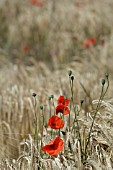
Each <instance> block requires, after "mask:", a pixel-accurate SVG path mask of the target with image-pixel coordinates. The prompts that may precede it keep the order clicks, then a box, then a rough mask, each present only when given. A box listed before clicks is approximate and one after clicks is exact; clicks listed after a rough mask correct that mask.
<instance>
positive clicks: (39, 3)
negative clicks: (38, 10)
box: [31, 0, 46, 7]
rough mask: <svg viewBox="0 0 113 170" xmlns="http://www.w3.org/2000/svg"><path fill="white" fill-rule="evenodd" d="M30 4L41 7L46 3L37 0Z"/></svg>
mask: <svg viewBox="0 0 113 170" xmlns="http://www.w3.org/2000/svg"><path fill="white" fill-rule="evenodd" d="M31 4H32V5H35V6H39V7H43V6H44V5H45V4H46V3H45V2H40V1H38V0H31Z"/></svg>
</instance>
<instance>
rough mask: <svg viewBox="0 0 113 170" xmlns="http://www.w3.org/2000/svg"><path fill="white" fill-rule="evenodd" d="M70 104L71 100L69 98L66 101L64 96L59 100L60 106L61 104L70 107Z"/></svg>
mask: <svg viewBox="0 0 113 170" xmlns="http://www.w3.org/2000/svg"><path fill="white" fill-rule="evenodd" d="M69 102H70V100H69V99H68V98H66V99H65V97H64V96H60V97H59V98H58V105H59V104H63V105H64V106H68V105H69Z"/></svg>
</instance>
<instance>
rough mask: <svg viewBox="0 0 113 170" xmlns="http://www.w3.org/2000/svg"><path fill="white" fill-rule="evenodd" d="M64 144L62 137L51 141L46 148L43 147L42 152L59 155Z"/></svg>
mask: <svg viewBox="0 0 113 170" xmlns="http://www.w3.org/2000/svg"><path fill="white" fill-rule="evenodd" d="M63 147H64V142H63V140H62V139H61V138H60V136H58V137H56V138H55V139H54V140H52V141H50V142H49V143H48V144H47V145H46V146H43V147H42V151H44V152H47V153H48V154H49V155H51V156H52V155H57V154H58V153H59V152H61V151H62V150H63Z"/></svg>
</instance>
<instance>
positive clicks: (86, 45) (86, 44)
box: [82, 38, 96, 48]
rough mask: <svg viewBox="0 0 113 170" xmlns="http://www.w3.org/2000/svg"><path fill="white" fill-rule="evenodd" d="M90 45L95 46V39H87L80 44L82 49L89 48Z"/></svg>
mask: <svg viewBox="0 0 113 170" xmlns="http://www.w3.org/2000/svg"><path fill="white" fill-rule="evenodd" d="M91 45H96V39H95V38H87V39H86V40H85V41H84V42H83V44H82V46H83V47H84V48H89V47H90V46H91Z"/></svg>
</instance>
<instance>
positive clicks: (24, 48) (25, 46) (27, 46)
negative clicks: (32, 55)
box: [22, 44, 29, 52]
mask: <svg viewBox="0 0 113 170" xmlns="http://www.w3.org/2000/svg"><path fill="white" fill-rule="evenodd" d="M22 49H23V51H24V52H28V51H29V45H28V44H25V45H24V46H23V48H22Z"/></svg>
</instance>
